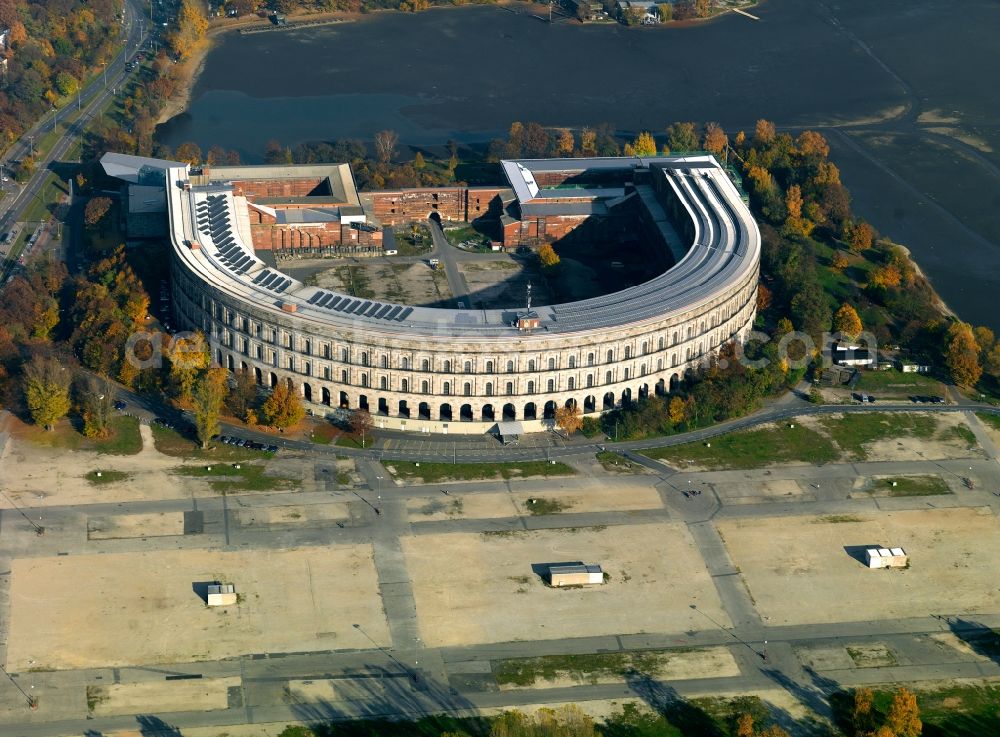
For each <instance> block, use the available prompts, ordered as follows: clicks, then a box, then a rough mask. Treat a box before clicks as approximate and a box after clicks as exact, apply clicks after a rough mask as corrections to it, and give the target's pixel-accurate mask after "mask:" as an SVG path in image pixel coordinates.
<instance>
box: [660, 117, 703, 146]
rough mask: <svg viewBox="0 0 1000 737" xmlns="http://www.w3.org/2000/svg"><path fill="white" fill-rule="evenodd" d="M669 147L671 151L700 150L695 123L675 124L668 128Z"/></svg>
mask: <svg viewBox="0 0 1000 737" xmlns="http://www.w3.org/2000/svg"><path fill="white" fill-rule="evenodd" d="M667 145H668V146H670V150H671V151H694V150H695V149H696V148H698V133H697V132H696V131H695V129H694V123H673V124H672V125H671V126H670V127H669V128H667Z"/></svg>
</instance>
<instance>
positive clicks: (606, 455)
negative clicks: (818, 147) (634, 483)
mask: <svg viewBox="0 0 1000 737" xmlns="http://www.w3.org/2000/svg"><path fill="white" fill-rule="evenodd" d="M597 462H598V463H600V464H601V465H602V466H603V467H604V470H605V471H610V472H611V473H641V472H642V471H643V469H642V467H641V466H639V467H637V466H636V465H635V464H634V463H632V461H630V460H628V459H627V458H625V457H624V456H620V455H618V454H617V453H615V452H613V451H610V450H602V451H598V453H597Z"/></svg>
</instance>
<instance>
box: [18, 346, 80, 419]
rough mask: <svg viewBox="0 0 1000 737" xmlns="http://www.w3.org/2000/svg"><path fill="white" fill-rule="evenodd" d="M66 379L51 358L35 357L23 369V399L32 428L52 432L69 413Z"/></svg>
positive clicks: (68, 385) (66, 374)
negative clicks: (57, 423)
mask: <svg viewBox="0 0 1000 737" xmlns="http://www.w3.org/2000/svg"><path fill="white" fill-rule="evenodd" d="M70 377H71V374H70V371H69V369H67V368H66V367H65V366H63V365H61V363H60V362H59V361H58V360H56V359H55V358H43V357H40V356H36V357H35V358H33V359H31V361H29V362H28V364H27V365H26V366H25V367H24V398H25V402H26V403H27V405H28V411H29V412H30V413H31V419H32V420H33V421H34V423H35V424H36V425H41V426H42V427H44V428H45V429H46V430H52V429H53V427H54V426H55V423H56V422H57V421H58V420H60V419H62V418H63V417H65V416H66V414H67V413H68V412H69V408H70V395H69V389H70Z"/></svg>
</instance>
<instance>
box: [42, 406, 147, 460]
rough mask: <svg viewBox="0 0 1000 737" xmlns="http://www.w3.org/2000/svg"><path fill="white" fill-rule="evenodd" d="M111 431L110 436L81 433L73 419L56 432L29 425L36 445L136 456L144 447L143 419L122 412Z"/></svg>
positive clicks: (62, 423)
mask: <svg viewBox="0 0 1000 737" xmlns="http://www.w3.org/2000/svg"><path fill="white" fill-rule="evenodd" d="M108 426H109V428H110V430H111V432H110V434H109V435H108V437H106V438H88V437H86V436H84V435H83V434H82V433H80V432H79V431H78V430H77V429H76V428H75V427H74V426H73V424H72V423H70V422H69V421H62V422H60V423H59V424H57V425H56V427H55V429H54V430H52V432H46V431H45V430H43V429H42V428H34V427H33V428H29V430H28V433H27V434H26V438H27V439H29V440H30V441H31V442H33V443H35V444H36V445H44V446H48V447H49V448H65V449H67V450H89V451H93V452H95V453H106V454H108V455H119V456H128V455H135V454H136V453H138V452H139V451H141V450H142V436H141V435H139V420H137V419H136V418H135V417H126V416H124V415H119V416H116V417H112V418H111V421H110V422H109V423H108Z"/></svg>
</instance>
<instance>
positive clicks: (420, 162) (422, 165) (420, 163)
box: [413, 151, 427, 171]
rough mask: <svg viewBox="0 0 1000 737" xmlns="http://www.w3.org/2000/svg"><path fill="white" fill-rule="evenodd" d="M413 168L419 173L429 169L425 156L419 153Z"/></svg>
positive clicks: (415, 157) (414, 158) (414, 160)
mask: <svg viewBox="0 0 1000 737" xmlns="http://www.w3.org/2000/svg"><path fill="white" fill-rule="evenodd" d="M413 168H414V169H416V170H417V171H423V170H424V169H426V168H427V162H426V161H424V155H423V154H422V153H420V152H419V151H417V153H416V154H415V155H414V157H413Z"/></svg>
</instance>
